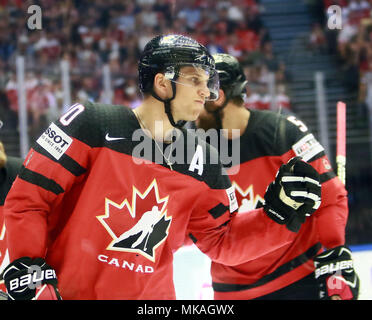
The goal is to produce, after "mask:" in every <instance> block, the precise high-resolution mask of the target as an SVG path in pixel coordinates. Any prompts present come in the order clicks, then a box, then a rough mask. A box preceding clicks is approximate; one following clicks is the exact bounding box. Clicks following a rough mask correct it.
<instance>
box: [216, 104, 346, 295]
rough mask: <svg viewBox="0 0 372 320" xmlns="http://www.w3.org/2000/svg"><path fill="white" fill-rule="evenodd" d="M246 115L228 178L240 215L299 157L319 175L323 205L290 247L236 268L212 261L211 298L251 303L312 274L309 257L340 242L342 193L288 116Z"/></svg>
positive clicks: (256, 219)
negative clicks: (234, 164)
mask: <svg viewBox="0 0 372 320" xmlns="http://www.w3.org/2000/svg"><path fill="white" fill-rule="evenodd" d="M250 112H251V115H250V118H249V122H248V126H247V128H246V130H245V132H244V133H243V135H242V136H241V137H240V152H241V153H240V167H239V170H237V168H236V167H232V168H230V169H228V172H230V173H232V174H230V179H231V182H232V184H233V185H234V186H235V191H236V197H237V199H238V205H239V211H242V212H246V211H249V210H251V209H252V208H256V207H259V206H260V204H261V203H262V202H263V197H264V194H265V191H266V188H267V186H268V185H269V184H270V183H271V181H272V180H273V179H274V177H275V174H276V172H277V170H278V168H279V167H280V165H282V164H284V163H286V162H287V161H288V160H289V159H290V158H292V157H294V156H301V157H303V160H305V161H307V162H308V163H310V164H311V165H312V166H313V167H314V168H315V169H316V170H317V171H318V172H319V174H320V176H321V184H322V204H321V206H320V208H319V209H318V210H317V211H316V212H315V213H314V214H313V215H312V216H311V217H310V218H308V219H307V220H306V222H305V223H304V224H303V225H302V227H301V229H300V231H299V232H298V234H296V236H295V237H294V238H293V241H292V242H291V243H288V244H286V245H285V246H282V247H280V248H278V249H277V250H274V251H271V252H270V253H268V254H267V255H263V256H261V257H259V258H257V259H255V260H253V261H249V262H246V263H243V264H240V265H235V266H226V265H223V264H219V263H216V262H212V266H211V274H212V281H213V283H212V286H213V289H214V295H215V299H253V298H256V297H260V296H263V295H266V294H269V293H271V292H274V291H277V290H279V289H281V288H283V287H286V286H288V285H289V284H291V283H293V282H296V281H298V280H300V279H302V278H303V277H305V276H307V275H308V274H310V273H311V272H313V271H314V266H313V261H312V258H313V257H314V256H315V255H317V254H318V253H319V252H320V251H321V250H322V246H325V247H328V248H332V247H335V246H338V245H342V244H344V242H345V226H346V221H347V216H348V205H347V193H346V190H345V188H344V186H343V184H342V183H341V181H340V180H339V178H338V177H337V176H336V175H335V173H334V171H333V170H332V168H331V165H330V162H329V160H328V158H327V156H326V154H325V152H324V148H323V147H322V146H321V144H320V143H319V142H318V141H317V140H316V138H315V137H314V136H313V135H312V134H311V133H310V132H309V130H308V128H307V127H306V125H305V124H304V123H303V122H302V121H300V120H298V119H297V118H296V117H295V116H293V115H286V116H284V115H280V114H277V113H274V112H271V111H262V110H261V111H260V110H250ZM230 143H231V141H230ZM236 172H237V173H236ZM239 214H240V213H238V214H237V216H239ZM262 219H263V217H262V216H261V215H255V214H252V215H251V225H253V226H254V225H255V224H256V223H261V220H262ZM249 230H250V229H249V228H248V229H247V230H246V232H247V233H248V232H250V231H249ZM277 231H278V233H276V232H273V233H271V234H270V236H271V238H272V241H275V239H276V238H278V237H279V238H280V237H281V236H282V234H283V233H288V234H290V233H291V232H290V231H289V230H287V229H281V230H277Z"/></svg>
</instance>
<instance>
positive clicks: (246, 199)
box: [232, 181, 265, 212]
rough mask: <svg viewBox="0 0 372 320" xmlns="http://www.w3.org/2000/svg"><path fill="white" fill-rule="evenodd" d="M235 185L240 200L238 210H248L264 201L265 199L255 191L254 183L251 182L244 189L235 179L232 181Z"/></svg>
mask: <svg viewBox="0 0 372 320" xmlns="http://www.w3.org/2000/svg"><path fill="white" fill-rule="evenodd" d="M232 185H233V186H234V187H235V190H236V191H237V192H236V198H237V200H238V205H239V210H238V212H246V211H250V210H253V209H255V208H257V207H258V205H259V204H263V203H264V201H265V200H264V199H263V198H262V197H261V196H260V195H259V194H256V195H255V193H254V188H253V184H251V185H250V186H249V187H248V188H247V189H246V190H243V189H242V188H241V187H240V186H239V185H238V184H237V183H236V182H235V181H233V182H232Z"/></svg>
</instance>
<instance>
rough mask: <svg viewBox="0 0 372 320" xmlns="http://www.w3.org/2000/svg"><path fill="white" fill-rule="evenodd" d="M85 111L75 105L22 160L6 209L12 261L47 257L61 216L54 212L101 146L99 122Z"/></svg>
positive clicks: (86, 107) (46, 132) (83, 174)
mask: <svg viewBox="0 0 372 320" xmlns="http://www.w3.org/2000/svg"><path fill="white" fill-rule="evenodd" d="M89 109H90V108H89V106H83V105H81V104H76V105H73V106H72V107H71V108H70V109H69V110H68V111H67V112H66V114H65V115H63V116H62V117H61V118H60V119H59V120H58V121H56V122H55V123H51V124H50V126H49V127H48V128H47V129H46V130H45V132H43V133H42V135H41V136H40V137H39V139H38V140H37V141H36V143H35V144H34V145H33V147H32V148H31V149H30V151H29V153H28V155H27V156H26V158H25V161H24V163H23V166H22V168H21V170H20V173H19V176H18V178H17V179H16V181H15V183H14V185H13V187H12V189H11V190H10V192H9V195H8V198H7V201H6V202H5V207H4V215H5V221H6V225H7V234H8V238H7V243H8V247H9V252H10V259H11V260H14V259H17V258H19V257H21V256H30V257H43V256H44V255H45V253H46V249H47V245H48V241H50V239H49V238H48V237H49V236H50V235H48V229H49V230H50V229H53V228H54V227H55V225H54V224H55V223H56V220H57V219H56V216H57V214H59V213H57V212H56V210H55V208H56V207H57V206H58V204H59V203H60V202H61V201H63V198H64V195H65V194H66V192H67V191H68V190H70V189H71V187H72V185H73V184H76V183H78V182H79V180H81V179H84V176H85V173H86V171H87V168H88V166H89V161H90V159H89V154H90V150H91V149H92V148H93V147H94V146H95V145H97V144H99V143H100V142H99V140H98V137H99V130H100V129H99V126H98V125H97V119H95V118H93V116H91V114H92V113H91V112H90V110H89ZM65 214H67V213H65ZM64 218H65V219H68V217H67V216H65V217H64ZM20 237H22V239H20Z"/></svg>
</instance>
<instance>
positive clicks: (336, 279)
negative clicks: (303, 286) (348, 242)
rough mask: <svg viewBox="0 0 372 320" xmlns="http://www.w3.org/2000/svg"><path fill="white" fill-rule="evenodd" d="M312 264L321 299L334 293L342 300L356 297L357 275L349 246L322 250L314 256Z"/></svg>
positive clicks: (357, 287) (357, 292)
mask: <svg viewBox="0 0 372 320" xmlns="http://www.w3.org/2000/svg"><path fill="white" fill-rule="evenodd" d="M314 265H315V279H316V280H317V281H318V285H319V298H320V299H321V300H329V299H331V297H332V296H335V295H338V296H339V297H340V298H341V299H342V300H356V299H358V295H359V277H358V275H357V274H356V272H355V270H354V265H353V260H352V257H351V251H350V249H349V248H347V247H345V246H339V247H336V248H333V249H330V250H327V251H324V252H322V253H321V254H319V255H318V256H316V257H315V258H314Z"/></svg>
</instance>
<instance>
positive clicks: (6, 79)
mask: <svg viewBox="0 0 372 320" xmlns="http://www.w3.org/2000/svg"><path fill="white" fill-rule="evenodd" d="M304 1H306V2H307V3H308V4H309V6H310V7H313V8H319V10H318V11H316V10H315V11H314V12H315V14H316V15H317V16H316V19H313V20H314V24H313V28H312V30H311V32H309V35H308V48H309V52H312V53H313V54H324V53H327V54H329V53H330V54H332V55H334V56H335V58H336V59H337V60H338V63H339V66H340V68H342V70H343V71H344V74H345V77H344V81H345V83H346V84H347V85H348V86H349V87H350V88H351V89H354V90H355V91H356V92H359V98H358V99H359V101H360V102H361V103H364V104H365V105H366V106H368V107H369V108H370V110H372V17H371V13H372V11H371V9H372V0H368V1H367V0H304ZM34 4H36V5H39V6H40V7H41V8H42V29H41V30H30V29H29V28H27V25H26V19H27V17H28V14H27V8H28V7H29V6H30V5H34ZM333 4H336V5H338V6H340V7H341V8H342V19H343V20H342V25H343V27H342V29H341V30H338V31H337V32H330V30H329V29H328V28H327V22H326V21H327V8H328V7H329V6H331V5H333ZM262 12H265V6H264V4H263V3H261V1H260V0H222V1H215V0H156V1H155V0H125V1H124V0H95V1H89V0H66V1H55V0H39V1H36V0H32V1H27V0H0V119H2V120H3V122H4V127H5V128H17V126H18V117H17V112H18V97H17V79H16V63H15V61H16V57H17V56H18V55H23V56H24V57H25V65H26V74H25V78H26V90H27V91H26V92H27V96H26V100H27V110H28V113H29V126H30V130H31V134H32V135H34V136H36V135H37V134H39V133H40V132H41V131H42V130H43V129H44V128H45V126H46V124H47V123H49V121H50V119H51V118H53V117H55V116H56V115H59V114H60V113H62V112H63V110H64V108H66V107H68V106H64V105H63V92H62V85H61V67H60V61H61V60H62V59H64V60H67V61H68V62H69V65H70V80H71V101H72V103H76V102H83V101H85V100H91V101H95V102H103V101H104V97H103V74H102V72H103V66H104V65H108V66H109V68H110V72H111V85H112V90H113V96H112V103H113V104H121V105H126V106H129V107H131V108H136V107H137V106H138V105H139V103H140V101H141V94H140V92H139V89H138V83H137V61H138V58H139V54H140V52H141V51H142V49H143V47H144V45H145V44H146V43H147V42H148V41H149V40H150V39H151V38H153V37H154V36H155V35H157V34H167V33H180V34H186V35H188V36H191V37H193V38H195V39H196V40H198V41H199V42H201V43H203V44H204V45H206V46H207V48H208V49H209V50H210V52H211V53H212V54H213V53H220V52H226V53H229V54H231V55H233V56H235V57H236V58H237V59H238V60H239V61H240V62H241V63H242V65H243V67H244V71H245V74H246V76H247V79H248V81H249V86H248V88H247V97H246V107H249V108H256V109H269V108H272V109H278V108H284V109H288V110H290V109H291V101H290V98H289V96H288V93H287V85H286V84H287V82H288V81H289V80H290V79H289V75H288V73H287V71H286V65H285V64H284V63H283V62H282V61H280V59H278V57H276V56H275V54H274V48H273V43H272V40H271V37H270V33H269V32H268V30H267V28H266V27H265V25H264V23H263V21H262V19H261V17H260V16H261V14H262ZM272 76H273V77H274V80H275V85H276V88H275V92H276V95H275V99H274V100H273V101H274V104H273V105H271V103H272V100H271V97H270V94H269V88H268V87H269V82H270V79H271V80H272V78H271V77H272ZM363 212H364V214H363ZM368 215H370V210H369V209H366V208H364V209H363V208H362V209H361V210H360V214H359V216H358V217H359V218H358V217H356V218H355V223H354V224H353V225H352V227H353V228H354V229H353V232H352V234H350V237H351V242H352V243H353V242H355V243H356V242H361V241H362V242H363V241H368V240H370V239H371V238H370V237H368V236H366V238H365V239H361V236H363V234H365V235H368V234H369V232H368V230H371V228H372V219H370V216H368ZM358 219H359V220H358ZM354 234H357V235H358V237H357V238H355V241H354V239H353V238H352V236H353V235H354Z"/></svg>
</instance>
